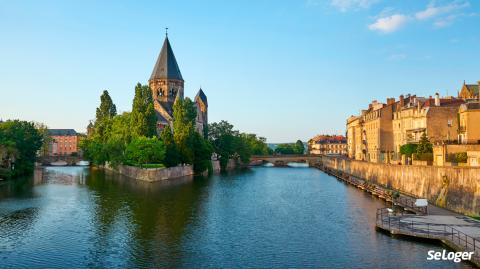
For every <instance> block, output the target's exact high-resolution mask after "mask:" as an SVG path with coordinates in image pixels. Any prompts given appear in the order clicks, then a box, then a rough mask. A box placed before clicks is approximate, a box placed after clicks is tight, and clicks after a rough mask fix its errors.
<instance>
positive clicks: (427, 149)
mask: <svg viewBox="0 0 480 269" xmlns="http://www.w3.org/2000/svg"><path fill="white" fill-rule="evenodd" d="M417 153H418V154H422V153H433V146H432V143H430V141H429V140H428V137H427V134H426V133H425V132H424V133H423V134H422V137H421V138H420V142H419V143H418V147H417Z"/></svg>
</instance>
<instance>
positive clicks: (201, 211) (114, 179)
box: [0, 167, 470, 268]
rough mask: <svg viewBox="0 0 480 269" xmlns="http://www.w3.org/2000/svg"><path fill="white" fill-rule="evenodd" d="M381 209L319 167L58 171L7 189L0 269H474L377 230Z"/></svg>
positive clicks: (1, 204) (0, 187) (0, 219)
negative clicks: (139, 173)
mask: <svg viewBox="0 0 480 269" xmlns="http://www.w3.org/2000/svg"><path fill="white" fill-rule="evenodd" d="M383 206H384V203H383V202H382V201H381V200H378V199H375V198H373V197H372V196H370V195H368V194H366V193H364V192H361V191H359V190H358V189H356V188H353V187H351V186H348V185H346V184H344V183H342V182H340V181H337V180H336V179H335V178H334V177H331V176H328V175H326V174H325V173H323V172H321V171H319V170H316V169H313V168H274V167H269V168H263V167H260V168H253V169H250V170H247V171H242V172H237V173H232V174H228V175H217V176H212V177H209V178H195V179H193V180H192V179H188V178H186V179H177V180H170V181H165V182H163V183H144V182H139V181H135V180H132V179H128V178H124V177H121V176H119V175H114V174H110V173H105V172H103V171H101V170H94V169H88V168H81V167H50V168H45V169H44V170H39V171H37V172H36V174H35V176H32V177H31V178H26V179H20V180H16V181H8V182H0V268H470V266H469V265H468V264H465V263H460V264H456V263H453V262H449V261H427V260H426V257H427V251H428V250H437V251H441V250H442V249H443V248H442V247H441V246H439V245H436V244H430V243H420V242H417V241H411V240H405V239H396V238H392V237H390V236H388V235H386V234H383V233H380V232H377V231H375V228H374V224H375V210H376V208H380V207H383Z"/></svg>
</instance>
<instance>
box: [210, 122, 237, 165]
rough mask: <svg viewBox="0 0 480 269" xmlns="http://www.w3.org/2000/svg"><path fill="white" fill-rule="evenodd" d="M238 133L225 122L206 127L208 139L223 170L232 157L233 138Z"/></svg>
mask: <svg viewBox="0 0 480 269" xmlns="http://www.w3.org/2000/svg"><path fill="white" fill-rule="evenodd" d="M236 136H238V131H235V130H233V125H231V124H230V123H228V122H227V121H224V120H222V121H220V122H218V123H216V122H214V123H212V124H209V126H208V137H209V139H210V142H211V144H212V146H213V149H214V151H215V152H216V153H217V155H218V158H219V161H220V167H221V169H222V170H225V168H226V167H227V164H228V160H229V159H230V158H231V157H233V154H234V153H235V150H236V144H235V137H236Z"/></svg>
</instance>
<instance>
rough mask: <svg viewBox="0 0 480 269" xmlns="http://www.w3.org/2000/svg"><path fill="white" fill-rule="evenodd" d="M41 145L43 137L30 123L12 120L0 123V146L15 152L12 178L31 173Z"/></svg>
mask: <svg viewBox="0 0 480 269" xmlns="http://www.w3.org/2000/svg"><path fill="white" fill-rule="evenodd" d="M42 144H43V135H42V134H41V133H40V131H39V130H37V129H36V128H35V125H34V124H33V123H32V122H26V121H19V120H14V121H6V122H3V123H0V146H3V148H5V149H7V150H8V151H9V152H15V158H14V164H13V165H12V171H11V176H12V177H17V176H22V175H28V174H31V173H32V172H33V168H34V163H35V159H36V155H37V152H38V151H39V150H40V148H41V147H42ZM5 151H6V150H5Z"/></svg>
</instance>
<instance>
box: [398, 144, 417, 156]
mask: <svg viewBox="0 0 480 269" xmlns="http://www.w3.org/2000/svg"><path fill="white" fill-rule="evenodd" d="M417 147H418V145H417V144H405V145H403V146H401V147H400V153H401V154H403V155H406V156H407V157H412V154H413V153H415V152H417Z"/></svg>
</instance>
